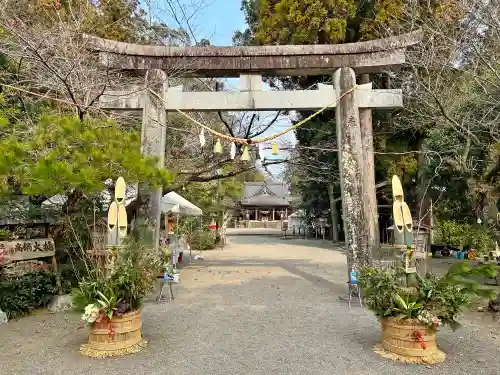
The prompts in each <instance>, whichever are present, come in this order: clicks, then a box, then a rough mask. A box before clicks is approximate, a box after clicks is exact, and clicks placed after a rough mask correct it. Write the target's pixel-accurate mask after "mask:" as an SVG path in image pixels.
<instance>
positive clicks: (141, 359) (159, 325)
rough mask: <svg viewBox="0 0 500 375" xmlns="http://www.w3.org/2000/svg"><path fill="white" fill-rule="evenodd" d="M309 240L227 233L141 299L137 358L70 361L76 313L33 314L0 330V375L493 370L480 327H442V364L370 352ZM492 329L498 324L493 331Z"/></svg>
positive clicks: (340, 272) (494, 348)
mask: <svg viewBox="0 0 500 375" xmlns="http://www.w3.org/2000/svg"><path fill="white" fill-rule="evenodd" d="M317 245H318V242H315V241H306V240H296V239H294V240H281V239H279V238H266V237H244V236H238V237H234V238H232V240H231V244H230V245H229V246H228V247H226V249H224V250H215V251H211V252H206V253H205V254H204V256H205V260H204V261H197V263H196V264H193V267H191V268H189V269H184V270H183V271H182V273H181V280H182V282H181V284H180V285H178V286H176V288H175V295H176V300H175V302H174V303H171V304H161V305H157V304H155V303H153V302H151V303H147V304H146V306H145V308H144V313H143V333H144V336H145V338H146V339H147V340H148V341H149V347H148V349H147V350H145V351H143V352H141V353H138V354H135V355H131V356H127V357H123V358H119V359H118V358H114V359H107V360H97V359H89V358H86V357H83V356H81V355H80V354H79V353H78V347H79V345H80V344H81V343H83V342H84V341H85V339H86V332H85V331H84V330H77V327H78V320H79V316H78V315H76V314H74V313H70V314H55V315H52V314H43V315H38V316H31V317H27V318H24V319H22V320H20V321H17V322H11V323H9V324H7V325H2V326H0V364H1V365H2V366H1V368H0V374H6V375H17V374H19V375H21V374H22V375H25V374H30V375H34V374H44V375H45V374H47V375H48V374H65V375H80V374H88V375H108V374H109V375H116V374H123V373H126V374H129V373H130V374H141V375H153V374H162V375H163V374H175V375H187V374H190V375H202V374H216V375H218V374H221V375H225V374H238V375H247V374H248V375H251V374H276V375H278V374H311V375H313V374H328V375H331V374H335V375H344V374H349V375H365V374H366V375H368V374H370V375H393V374H394V375H396V374H398V375H399V374H401V373H402V372H403V371H404V373H405V374H409V375H411V374H419V375H420V374H433V375H441V374H442V375H461V374H464V375H465V374H481V375H490V374H491V375H493V374H495V375H496V374H498V373H499V366H500V346H499V344H500V340H499V339H498V336H496V335H498V330H497V329H494V326H493V325H491V326H490V328H485V327H484V326H481V325H479V324H472V323H467V324H466V326H465V327H464V328H463V329H462V330H461V331H459V332H457V333H455V334H453V333H452V332H450V331H448V330H444V331H442V332H441V333H440V335H439V345H440V347H441V348H442V349H443V350H444V351H445V352H446V353H447V355H448V358H447V360H446V362H444V363H443V364H441V365H438V366H434V367H432V368H426V367H425V366H405V365H400V364H397V363H394V362H391V361H387V360H384V359H381V358H379V357H377V356H376V355H375V354H374V353H373V352H372V350H371V347H372V346H373V344H375V343H376V342H377V340H378V338H379V334H380V331H379V325H378V323H377V321H376V319H375V318H374V317H373V316H372V314H370V313H369V312H368V311H365V310H364V309H362V308H359V307H351V308H349V307H348V306H347V305H346V304H345V303H343V302H341V301H339V300H338V298H337V296H338V295H340V294H343V293H344V292H345V290H346V288H345V273H346V272H345V258H344V256H343V255H342V253H341V252H339V251H332V250H331V249H327V248H326V247H328V246H323V248H318V247H317ZM496 324H498V323H496Z"/></svg>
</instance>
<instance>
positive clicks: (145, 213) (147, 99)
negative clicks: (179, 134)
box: [138, 69, 167, 248]
mask: <svg viewBox="0 0 500 375" xmlns="http://www.w3.org/2000/svg"><path fill="white" fill-rule="evenodd" d="M146 89H147V90H148V92H147V93H146V95H144V96H143V109H142V111H143V116H142V132H141V151H142V154H143V155H145V156H151V157H155V158H156V160H157V166H158V168H160V169H163V168H165V142H166V126H167V112H166V111H165V102H164V96H165V93H166V92H167V75H166V74H165V72H164V71H163V70H161V69H151V70H148V72H147V74H146ZM162 194H163V187H162V186H159V187H152V186H149V185H148V184H147V183H141V184H139V192H138V200H139V212H138V217H139V220H145V221H146V222H147V223H148V224H149V225H151V226H152V227H153V228H154V244H155V248H157V247H158V244H159V241H160V223H161V199H162Z"/></svg>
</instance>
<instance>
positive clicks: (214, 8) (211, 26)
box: [148, 0, 295, 178]
mask: <svg viewBox="0 0 500 375" xmlns="http://www.w3.org/2000/svg"><path fill="white" fill-rule="evenodd" d="M150 1H151V0H150ZM165 3H166V2H165V1H162V0H156V3H152V2H149V3H148V4H150V5H151V6H152V8H154V9H155V10H154V13H155V14H156V15H158V16H160V17H161V18H162V19H163V20H164V21H165V22H166V23H167V24H168V25H169V26H171V27H178V25H177V23H176V21H175V19H174V18H173V17H172V11H171V9H169V8H168V5H167V4H165ZM175 4H178V7H177V9H176V14H177V17H181V16H182V12H184V14H185V18H184V19H180V21H181V22H182V23H184V24H183V26H184V27H185V25H186V24H187V23H186V22H185V19H186V18H189V26H190V27H191V28H192V34H194V35H195V36H196V39H197V41H199V40H201V39H208V40H210V42H211V43H212V45H214V46H231V45H232V38H233V34H234V32H235V31H237V30H244V29H245V26H246V25H245V19H244V15H243V12H242V11H241V9H240V8H241V1H240V0H176V2H175ZM238 86H239V79H237V78H236V79H228V80H226V87H227V88H228V89H230V90H237V89H238ZM264 86H265V85H264ZM264 89H265V90H266V89H269V88H268V87H267V88H266V87H264ZM263 115H264V114H263ZM265 115H267V114H265ZM269 115H272V114H269ZM289 126H290V123H289V121H288V120H287V119H286V118H285V119H283V120H281V121H277V122H276V124H275V126H273V127H271V128H270V129H269V130H268V131H266V133H264V134H263V135H270V134H274V133H276V132H279V131H282V130H283V129H285V128H286V127H289ZM280 140H282V141H283V144H287V145H288V144H290V142H292V143H294V142H295V136H294V134H293V133H289V134H287V135H286V136H283V137H281V138H280V139H279V140H278V144H280ZM268 147H269V145H268ZM268 147H267V148H268ZM264 155H265V157H266V158H267V159H271V160H272V159H280V158H283V156H285V155H286V152H280V155H278V156H274V155H272V154H271V151H270V150H268V149H266V150H264ZM282 169H283V167H282V165H275V166H271V167H270V168H269V171H270V172H271V173H272V175H273V177H275V178H276V177H278V176H279V174H280V173H281V172H282Z"/></svg>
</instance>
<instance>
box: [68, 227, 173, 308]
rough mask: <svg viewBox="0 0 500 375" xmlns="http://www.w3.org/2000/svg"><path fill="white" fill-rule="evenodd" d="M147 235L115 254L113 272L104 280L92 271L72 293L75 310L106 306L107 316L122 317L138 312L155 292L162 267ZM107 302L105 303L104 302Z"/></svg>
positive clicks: (96, 271)
mask: <svg viewBox="0 0 500 375" xmlns="http://www.w3.org/2000/svg"><path fill="white" fill-rule="evenodd" d="M148 235H149V233H142V234H141V237H139V238H138V239H137V240H134V239H133V238H132V237H128V238H127V241H126V243H125V244H124V245H123V246H122V247H120V248H119V249H115V250H111V251H116V259H115V262H114V266H113V269H112V272H111V273H110V274H109V275H108V276H107V277H104V275H102V274H101V272H100V270H99V269H95V270H92V271H91V273H90V275H88V276H87V277H85V278H84V279H82V281H80V283H79V284H78V287H77V288H74V289H73V290H72V292H71V294H72V298H73V303H74V305H75V308H76V309H77V310H84V309H85V307H86V306H88V305H92V304H94V305H95V304H97V303H101V301H103V302H105V306H104V305H103V306H101V309H103V310H105V311H104V312H105V313H106V314H108V313H110V312H111V313H113V312H114V313H116V314H124V313H127V312H129V311H133V310H137V309H138V308H140V306H141V304H142V301H143V299H144V298H145V297H147V296H148V295H149V294H150V293H151V292H152V291H153V289H154V286H155V284H156V279H157V276H158V275H159V274H160V272H161V271H162V269H163V267H164V262H163V259H162V255H161V253H159V252H157V251H155V250H154V248H153V245H152V242H151V238H149V237H148V238H146V236H148ZM106 301H107V302H106Z"/></svg>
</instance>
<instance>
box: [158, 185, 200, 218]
mask: <svg viewBox="0 0 500 375" xmlns="http://www.w3.org/2000/svg"><path fill="white" fill-rule="evenodd" d="M161 210H162V212H173V213H178V214H179V215H181V216H201V215H202V214H203V211H202V210H201V209H200V208H199V207H197V206H195V205H194V204H192V203H191V202H190V201H188V200H187V199H185V198H183V197H181V196H180V195H179V194H177V193H176V192H173V191H171V192H170V193H168V194H165V195H164V196H163V198H162V200H161Z"/></svg>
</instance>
